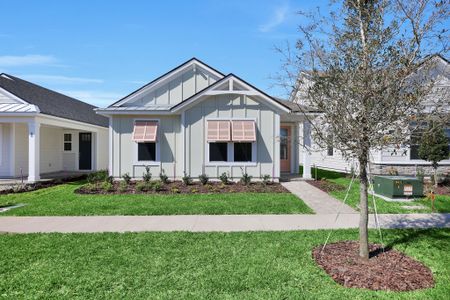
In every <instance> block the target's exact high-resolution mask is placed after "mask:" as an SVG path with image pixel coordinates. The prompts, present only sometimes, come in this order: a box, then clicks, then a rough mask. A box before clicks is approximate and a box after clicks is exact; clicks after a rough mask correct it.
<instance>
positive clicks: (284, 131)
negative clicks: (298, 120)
mask: <svg viewBox="0 0 450 300" xmlns="http://www.w3.org/2000/svg"><path fill="white" fill-rule="evenodd" d="M280 169H281V172H290V171H291V127H289V126H281V127H280Z"/></svg>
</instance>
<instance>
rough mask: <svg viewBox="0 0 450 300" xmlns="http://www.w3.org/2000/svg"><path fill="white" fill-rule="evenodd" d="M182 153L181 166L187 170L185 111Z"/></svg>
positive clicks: (184, 170) (182, 120)
mask: <svg viewBox="0 0 450 300" xmlns="http://www.w3.org/2000/svg"><path fill="white" fill-rule="evenodd" d="M181 154H182V156H181V159H182V162H181V166H182V167H183V172H186V114H185V112H184V111H183V112H182V113H181Z"/></svg>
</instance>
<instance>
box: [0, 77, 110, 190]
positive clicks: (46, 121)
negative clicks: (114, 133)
mask: <svg viewBox="0 0 450 300" xmlns="http://www.w3.org/2000/svg"><path fill="white" fill-rule="evenodd" d="M94 108H95V107H94V106H92V105H89V104H87V103H84V102H82V101H79V100H77V99H74V98H70V97H68V96H65V95H62V94H60V93H57V92H54V91H52V90H49V89H46V88H43V87H41V86H38V85H36V84H33V83H31V82H28V81H25V80H22V79H20V78H17V77H14V76H11V75H8V74H4V73H2V74H0V178H17V177H20V176H28V182H35V181H38V180H40V177H41V175H42V174H51V173H57V172H85V171H94V170H100V169H106V168H107V166H108V128H107V127H108V119H107V118H105V117H102V116H99V115H97V114H96V113H95V112H94Z"/></svg>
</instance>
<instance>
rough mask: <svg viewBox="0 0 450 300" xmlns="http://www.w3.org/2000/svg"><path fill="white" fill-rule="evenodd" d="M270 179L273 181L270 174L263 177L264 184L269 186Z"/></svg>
mask: <svg viewBox="0 0 450 300" xmlns="http://www.w3.org/2000/svg"><path fill="white" fill-rule="evenodd" d="M270 179H271V177H270V175H269V174H265V175H263V176H262V177H261V180H262V184H263V185H268V184H269V183H270Z"/></svg>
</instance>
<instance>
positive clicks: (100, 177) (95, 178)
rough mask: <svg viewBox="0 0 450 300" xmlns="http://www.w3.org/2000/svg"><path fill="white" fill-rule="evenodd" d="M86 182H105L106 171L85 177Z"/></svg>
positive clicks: (106, 178) (106, 177)
mask: <svg viewBox="0 0 450 300" xmlns="http://www.w3.org/2000/svg"><path fill="white" fill-rule="evenodd" d="M86 180H87V182H88V183H96V182H101V181H107V180H108V171H106V170H101V171H97V172H93V173H89V175H88V176H87V177H86Z"/></svg>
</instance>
